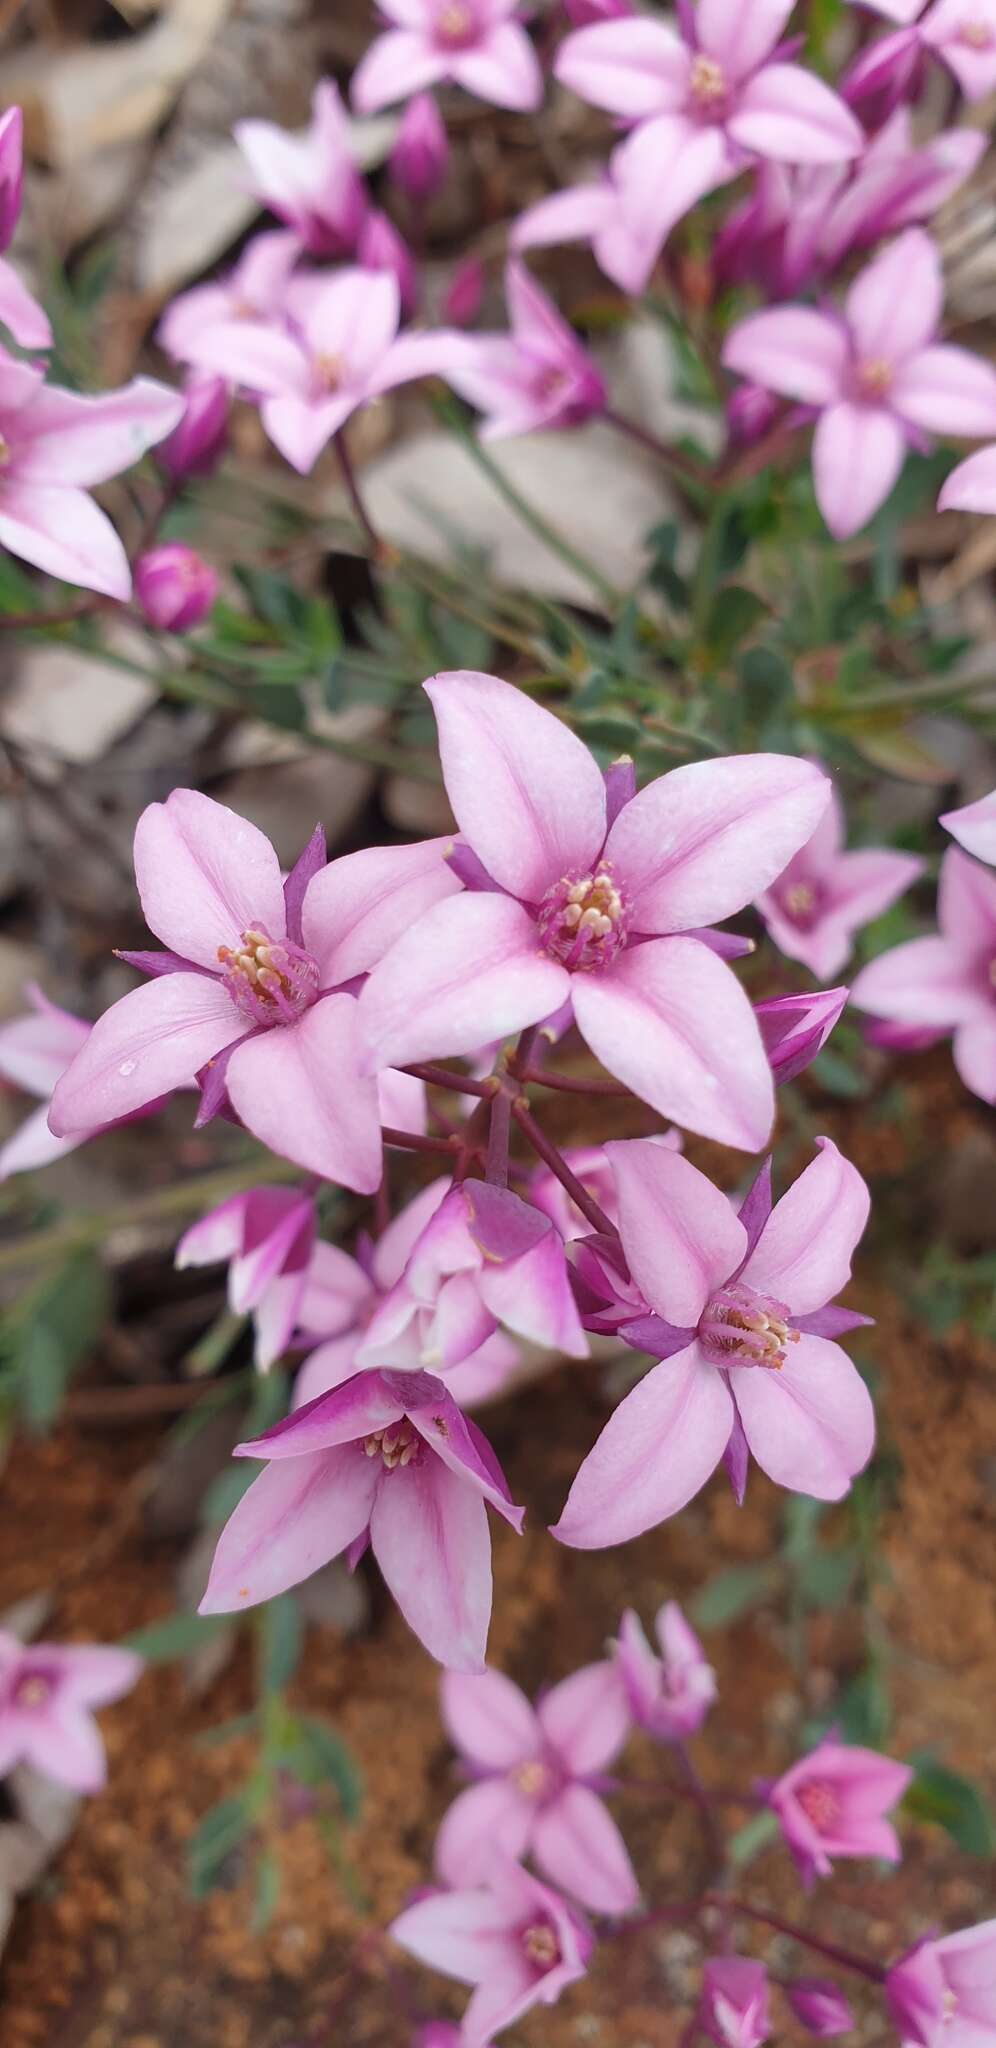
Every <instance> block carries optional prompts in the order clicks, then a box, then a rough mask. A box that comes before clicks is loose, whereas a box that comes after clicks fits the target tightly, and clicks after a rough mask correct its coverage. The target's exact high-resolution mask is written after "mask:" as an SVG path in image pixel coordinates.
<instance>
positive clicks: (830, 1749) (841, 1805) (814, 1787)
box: [767, 1736, 913, 1888]
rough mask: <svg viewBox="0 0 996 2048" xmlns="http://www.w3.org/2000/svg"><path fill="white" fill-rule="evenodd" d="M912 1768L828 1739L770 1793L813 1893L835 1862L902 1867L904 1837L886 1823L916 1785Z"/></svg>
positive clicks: (788, 1841)
mask: <svg viewBox="0 0 996 2048" xmlns="http://www.w3.org/2000/svg"><path fill="white" fill-rule="evenodd" d="M912 1780H913V1772H912V1771H911V1770H910V1768H909V1766H908V1765H907V1764H897V1763H894V1762H893V1760H892V1758H891V1757H888V1756H880V1755H879V1754H878V1751H877V1750H874V1749H860V1748H857V1747H855V1748H851V1747H850V1746H849V1745H847V1744H845V1743H842V1742H835V1741H834V1739H833V1737H832V1736H826V1737H825V1738H824V1740H823V1741H822V1742H818V1743H817V1745H816V1748H815V1749H811V1750H810V1752H809V1755H808V1756H804V1757H803V1758H802V1759H801V1761H800V1762H799V1763H797V1764H793V1765H792V1768H791V1770H790V1771H786V1772H785V1773H784V1775H783V1776H782V1777H780V1778H777V1779H776V1780H775V1783H774V1784H773V1785H771V1786H770V1787H769V1788H768V1792H767V1799H768V1804H769V1806H770V1807H771V1808H772V1811H773V1812H774V1814H775V1816H776V1818H777V1820H778V1824H779V1826H780V1828H781V1831H782V1834H783V1835H784V1837H785V1840H786V1842H787V1844H788V1846H789V1848H790V1849H791V1851H792V1855H793V1857H794V1859H795V1862H796V1865H797V1867H798V1870H799V1873H800V1875H801V1877H802V1881H803V1883H804V1884H805V1885H806V1886H807V1888H808V1887H809V1886H810V1885H811V1884H812V1883H813V1880H814V1878H817V1877H829V1875H830V1872H831V1869H832V1868H833V1860H834V1858H835V1857H843V1856H878V1857H881V1858H882V1860H883V1861H884V1862H886V1863H898V1862H899V1860H900V1858H901V1856H902V1850H901V1848H900V1846H899V1837H898V1835H897V1834H896V1830H895V1828H894V1827H893V1826H892V1824H891V1822H890V1821H887V1820H886V1819H885V1815H886V1813H887V1812H888V1811H889V1808H890V1807H892V1806H895V1804H896V1801H897V1800H899V1799H901V1798H902V1796H903V1793H904V1792H905V1791H906V1788H907V1786H908V1785H910V1784H911V1783H912Z"/></svg>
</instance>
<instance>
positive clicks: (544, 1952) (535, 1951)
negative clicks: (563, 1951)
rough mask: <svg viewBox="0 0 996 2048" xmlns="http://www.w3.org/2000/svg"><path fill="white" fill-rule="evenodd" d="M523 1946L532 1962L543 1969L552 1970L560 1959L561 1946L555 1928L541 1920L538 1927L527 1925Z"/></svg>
mask: <svg viewBox="0 0 996 2048" xmlns="http://www.w3.org/2000/svg"><path fill="white" fill-rule="evenodd" d="M522 1946H523V1948H524V1950H525V1952H526V1955H527V1956H528V1958H529V1961H530V1962H531V1963H535V1964H536V1965H537V1967H538V1968H539V1969H541V1970H552V1969H553V1966H554V1964H555V1963H559V1961H560V1947H559V1944H558V1941H557V1937H556V1935H555V1934H554V1931H553V1928H552V1927H548V1926H547V1925H546V1924H545V1923H544V1922H542V1921H541V1922H540V1923H539V1925H538V1926H536V1927H527V1928H526V1931H525V1933H524V1934H523V1936H522Z"/></svg>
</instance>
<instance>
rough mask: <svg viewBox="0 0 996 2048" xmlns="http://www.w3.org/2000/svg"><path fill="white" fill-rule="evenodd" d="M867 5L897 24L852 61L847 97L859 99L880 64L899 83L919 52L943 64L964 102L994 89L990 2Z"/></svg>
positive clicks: (919, 0) (994, 23) (994, 8)
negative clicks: (896, 73)
mask: <svg viewBox="0 0 996 2048" xmlns="http://www.w3.org/2000/svg"><path fill="white" fill-rule="evenodd" d="M871 4H873V5H874V6H875V11H876V13H878V14H884V15H886V16H887V17H888V19H889V20H890V21H895V22H898V23H899V24H900V28H899V31H898V33H896V34H894V35H891V36H885V37H884V38H883V39H882V41H881V42H877V43H873V44H871V46H870V48H869V49H868V50H867V51H864V52H862V57H861V58H859V59H858V60H857V62H856V63H855V64H854V65H852V67H851V71H850V74H849V76H848V80H847V88H846V89H847V91H848V97H850V98H856V97H860V93H861V89H862V88H863V87H864V86H865V85H866V84H867V83H868V82H869V81H870V80H873V79H875V76H876V74H877V73H878V74H880V73H881V72H882V70H883V69H884V67H885V66H886V65H891V66H893V67H895V68H896V69H898V70H899V71H900V76H901V78H902V79H903V82H904V83H905V82H906V81H907V79H909V77H910V76H911V73H912V72H913V70H914V69H915V66H916V64H917V62H918V60H920V59H922V57H923V56H931V57H936V58H938V59H939V60H940V61H941V62H942V63H944V64H946V65H947V67H948V70H949V71H950V72H952V73H953V75H954V78H955V79H956V81H957V83H958V85H959V86H960V87H961V90H962V92H963V93H964V95H965V98H966V99H967V100H981V99H985V98H986V97H987V96H988V94H989V93H991V92H992V91H993V90H994V89H996V0H934V5H933V6H930V7H927V9H926V11H924V9H923V0H871ZM918 16H919V19H917V17H918ZM859 67H860V68H859ZM856 87H857V90H856Z"/></svg>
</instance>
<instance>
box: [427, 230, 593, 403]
mask: <svg viewBox="0 0 996 2048" xmlns="http://www.w3.org/2000/svg"><path fill="white" fill-rule="evenodd" d="M505 297H506V300H507V302H508V310H509V316H510V319H511V322H512V331H511V333H510V334H481V335H473V336H469V335H456V334H454V335H451V336H450V337H449V338H448V339H449V345H448V348H447V350H446V352H445V354H444V353H442V352H441V354H440V358H439V364H438V367H439V371H440V374H441V375H442V376H444V377H445V378H446V380H447V383H449V384H452V386H453V388H454V390H455V391H458V392H459V393H460V396H461V398H465V399H466V400H467V403H468V405H473V406H476V407H477V409H478V411H479V412H483V413H485V414H486V415H487V417H486V418H485V420H484V423H483V425H482V427H481V429H480V434H481V439H482V441H497V440H501V439H504V438H505V437H506V436H508V435H510V434H533V433H538V432H540V431H542V429H544V428H549V427H577V426H581V425H582V424H583V422H584V421H585V420H587V419H591V418H592V416H593V415H594V414H595V413H599V412H603V411H604V409H605V404H606V391H605V385H604V383H603V381H602V378H601V375H600V374H599V371H598V370H597V369H596V367H595V364H594V363H593V362H592V359H591V357H590V355H589V354H588V352H587V350H586V349H583V348H582V347H581V344H580V342H579V341H577V340H576V339H575V336H574V334H573V332H572V330H571V329H570V327H568V325H567V322H566V320H562V319H561V317H560V314H559V313H558V312H557V309H556V307H555V306H554V305H553V304H552V303H551V301H550V300H549V299H548V298H547V296H546V293H545V292H543V291H541V290H540V288H539V285H538V284H537V283H536V281H535V279H534V278H532V277H530V275H529V272H528V271H527V270H526V269H525V267H524V265H523V264H521V263H516V262H514V261H513V262H511V263H509V265H508V268H507V270H506V273H505ZM440 338H441V339H442V337H440Z"/></svg>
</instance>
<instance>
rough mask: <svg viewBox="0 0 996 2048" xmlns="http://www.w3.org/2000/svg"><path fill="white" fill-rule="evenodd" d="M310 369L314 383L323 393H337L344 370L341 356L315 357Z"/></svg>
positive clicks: (344, 366)
mask: <svg viewBox="0 0 996 2048" xmlns="http://www.w3.org/2000/svg"><path fill="white" fill-rule="evenodd" d="M312 368H313V370H314V375H315V382H316V384H318V385H320V386H321V389H322V390H323V391H338V389H339V386H340V385H341V383H342V380H343V377H344V375H345V369H346V365H345V363H344V362H343V359H342V357H341V356H332V355H317V356H316V357H315V360H314V363H313V365H312Z"/></svg>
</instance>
